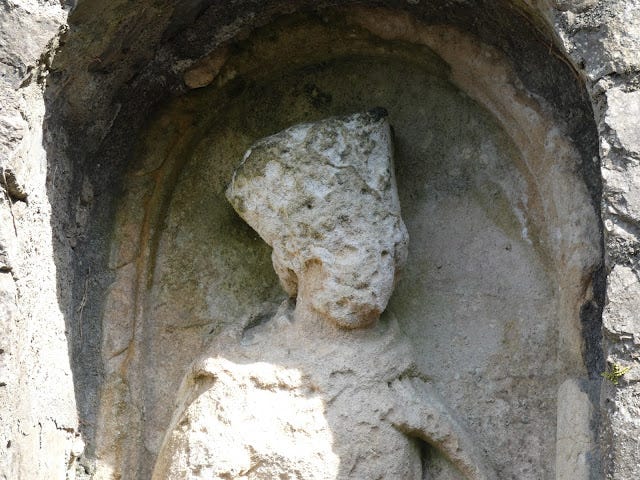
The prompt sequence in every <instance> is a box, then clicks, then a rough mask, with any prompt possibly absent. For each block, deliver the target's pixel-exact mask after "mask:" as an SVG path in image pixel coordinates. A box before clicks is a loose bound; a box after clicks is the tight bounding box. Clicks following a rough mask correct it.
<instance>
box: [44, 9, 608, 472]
mask: <svg viewBox="0 0 640 480" xmlns="http://www.w3.org/2000/svg"><path fill="white" fill-rule="evenodd" d="M99 3H100V2H97V1H85V2H81V4H80V5H79V7H78V8H77V10H76V12H74V14H72V16H71V18H70V23H71V26H72V27H71V29H70V30H69V32H68V33H67V34H65V35H64V36H63V37H62V39H63V41H62V42H61V48H60V51H59V52H58V54H57V55H56V57H55V58H54V61H53V63H52V65H51V69H50V74H49V77H48V79H47V84H46V91H45V100H46V105H45V107H46V116H45V124H44V131H45V137H44V138H45V147H46V150H47V158H48V166H47V168H48V182H47V189H48V191H47V193H48V197H49V201H50V202H51V205H52V210H53V216H52V231H53V243H54V254H55V262H56V268H57V275H58V295H59V303H60V306H61V310H62V311H63V312H64V313H65V318H66V323H67V332H68V339H69V346H70V355H71V364H72V368H73V374H74V383H75V388H76V392H75V393H76V400H77V405H78V409H79V412H80V418H81V428H82V433H83V435H84V439H85V442H86V444H87V450H86V452H85V455H86V457H87V458H89V459H90V458H91V457H92V456H93V453H94V452H93V448H94V446H95V438H94V437H95V432H96V430H95V427H96V419H97V410H98V406H99V401H100V399H99V393H100V388H101V386H102V382H103V380H104V377H103V359H102V342H103V325H102V318H103V308H104V300H105V296H106V292H107V291H108V289H109V287H110V286H111V285H112V283H113V281H114V278H115V270H114V266H113V265H110V263H109V262H110V255H111V248H112V239H113V228H114V218H115V212H116V210H117V209H118V206H119V203H120V200H121V198H122V196H123V195H124V194H125V193H126V192H125V191H124V184H123V176H124V174H125V172H126V171H127V170H128V169H130V168H131V167H132V163H133V162H135V161H136V155H137V153H136V152H137V150H136V148H137V145H138V143H139V140H140V139H139V138H138V134H139V132H142V131H144V127H145V125H146V124H147V123H148V121H149V120H150V119H152V118H154V115H155V112H156V110H157V108H158V106H159V105H160V104H161V103H163V102H165V101H166V100H167V99H168V98H170V97H173V96H179V95H182V94H183V93H184V85H183V84H182V79H181V78H180V77H179V76H178V75H177V74H176V73H175V72H176V70H175V68H173V67H174V66H175V65H176V63H177V62H179V61H181V60H185V59H189V58H197V57H198V56H200V55H202V54H203V53H206V52H207V50H208V49H210V48H211V46H212V45H213V44H215V43H216V42H219V41H221V39H222V37H221V36H220V35H219V33H220V32H222V31H223V30H224V28H225V27H228V26H229V25H231V24H232V23H233V22H235V21H236V19H237V18H240V17H242V18H247V19H248V18H251V20H246V22H247V24H246V27H247V29H248V27H249V26H250V25H249V23H248V22H251V24H252V25H259V24H261V23H263V22H265V21H266V20H267V19H268V18H271V17H273V16H274V15H275V14H276V13H277V12H278V11H285V10H288V9H293V8H295V7H296V6H298V7H300V8H302V7H305V6H308V5H309V2H288V1H272V2H263V3H262V4H261V5H259V6H258V5H255V4H254V3H253V2H245V3H242V2H238V3H237V4H234V5H233V6H232V7H228V8H227V9H226V10H225V12H224V15H222V14H221V11H220V7H217V6H211V7H209V8H208V9H200V8H196V7H194V8H189V9H187V10H188V11H189V12H193V11H197V12H198V15H195V16H193V15H192V16H193V17H194V18H191V17H189V21H181V20H180V13H179V12H178V11H177V10H175V9H174V7H175V3H174V2H169V1H167V2H165V3H164V4H162V5H161V7H159V10H158V12H159V17H153V16H152V15H150V14H149V13H148V12H145V11H141V9H136V8H134V7H127V8H124V7H123V8H124V9H123V10H118V11H115V10H113V11H110V12H106V16H101V15H98V13H101V14H102V13H105V12H102V11H101V8H100V7H99V5H98V4H99ZM193 3H194V4H195V3H198V2H193ZM359 3H360V4H362V2H359ZM371 3H372V4H376V5H377V4H379V3H380V2H371ZM385 4H386V5H387V6H389V7H392V8H398V9H402V10H407V11H409V12H411V14H413V15H415V16H416V17H417V18H419V19H421V20H423V21H425V22H426V23H427V24H431V23H433V24H442V23H446V24H452V25H455V26H456V27H457V28H460V29H462V30H463V31H467V32H472V33H474V34H476V35H478V37H479V38H481V39H482V40H483V41H485V42H487V43H489V44H492V45H494V46H496V47H498V48H500V49H501V50H502V51H503V52H504V53H505V54H506V55H507V57H508V58H509V59H510V60H511V62H512V66H513V68H514V69H515V70H516V71H517V72H519V74H520V77H521V78H522V79H523V80H524V81H525V82H528V84H527V85H526V87H527V89H528V90H529V91H531V92H533V93H535V94H536V95H540V96H541V97H543V98H545V99H546V101H547V102H549V104H551V105H552V106H553V107H554V109H555V111H556V114H557V116H558V117H559V118H560V119H561V120H562V121H563V122H565V123H566V125H567V129H568V132H569V135H570V137H571V138H572V140H573V142H574V144H575V145H576V146H577V148H578V150H579V151H580V155H581V157H582V158H583V161H582V163H581V167H580V168H581V173H582V176H583V179H584V182H585V184H586V185H587V186H588V188H589V191H590V194H591V198H592V201H593V205H594V207H595V208H598V206H599V199H600V195H601V185H600V176H599V172H598V165H597V163H596V162H592V161H591V159H592V158H597V140H596V139H597V135H596V131H595V126H594V124H593V115H592V112H591V109H590V106H589V102H588V99H587V97H586V94H585V92H584V87H583V85H581V84H579V83H577V82H576V81H575V77H574V72H572V71H571V70H570V69H569V68H568V67H567V65H566V64H564V63H563V62H562V61H560V60H559V58H560V55H557V56H556V55H553V56H552V55H549V44H550V42H548V41H546V40H545V39H543V38H542V36H541V33H540V31H539V29H538V28H536V27H534V26H533V24H532V23H530V22H529V21H528V20H527V19H526V18H525V17H524V16H523V15H522V13H521V11H520V10H518V9H517V8H515V7H513V6H512V5H511V4H510V3H509V2H483V1H478V2H474V4H473V5H470V4H469V2H467V3H466V4H465V5H464V6H462V5H460V4H456V6H454V7H451V6H450V5H449V2H444V1H442V2H421V4H418V5H409V4H407V3H406V2H401V1H397V2H396V1H389V2H385ZM250 14H253V16H252V15H250ZM92 15H95V17H96V18H95V19H93V20H91V19H90V18H91V16H92ZM189 15H191V13H189ZM313 15H315V13H314V14H313ZM158 18H159V19H160V20H158ZM112 23H113V24H121V26H120V28H115V29H114V28H110V27H109V26H110V25H111V24H112ZM240 23H242V22H240ZM133 24H136V25H138V27H137V29H135V30H132V31H131V32H128V30H127V25H129V26H130V25H133ZM166 25H171V27H170V35H164V36H163V35H162V33H163V32H162V31H163V30H164V29H165V26H166ZM234 28H235V30H234V32H239V31H241V30H242V27H241V26H240V27H239V26H238V24H237V23H236V26H235V27H234ZM108 32H111V33H108ZM125 33H126V35H125ZM194 38H195V40H194ZM98 40H99V45H100V46H99V48H98V47H96V46H95V45H94V44H92V42H95V41H98ZM162 42H164V43H162ZM239 45H240V47H239V48H240V49H241V48H243V47H242V42H239ZM160 50H163V55H155V53H156V52H158V51H160ZM534 66H535V67H534ZM558 84H562V85H566V86H567V88H566V89H562V91H561V92H560V91H559V90H560V89H558V88H557V85H558ZM238 85H239V86H238V88H239V91H242V86H241V85H240V84H238ZM307 90H308V91H304V89H303V91H302V93H301V95H302V96H303V97H304V96H305V95H306V96H307V97H308V98H309V99H310V100H309V102H310V108H311V109H312V111H313V112H314V115H316V116H322V115H328V114H333V113H335V112H333V111H331V108H327V105H328V104H329V103H330V100H328V99H330V98H331V97H330V96H327V95H328V94H327V93H326V92H320V93H321V94H320V95H318V94H316V95H314V92H313V88H311V87H310V88H309V89H307ZM362 106H363V107H370V106H371V105H362ZM360 107H361V106H360V105H357V102H354V104H353V106H352V107H351V108H354V109H355V108H360ZM314 109H315V110H314ZM337 113H347V112H337ZM194 118H195V120H193V122H194V124H196V123H197V122H198V119H197V115H196V116H195V117H194ZM399 168H402V166H400V167H399ZM405 174H406V172H405ZM406 178H408V176H407V177H406ZM602 278H604V273H603V272H602V270H597V272H596V274H595V279H596V281H595V285H596V286H600V287H598V288H597V289H596V295H595V296H594V300H593V303H592V304H590V305H589V306H586V307H585V308H583V315H582V319H583V322H584V328H583V334H584V337H585V344H586V346H587V348H585V349H584V352H585V355H586V358H585V364H586V365H587V366H588V368H589V374H590V375H591V376H592V377H594V378H595V377H597V376H598V373H599V371H601V370H602V354H601V349H600V336H599V335H600V334H599V331H600V330H599V326H600V323H599V322H600V321H601V310H602V303H603V300H604V298H603V289H602V288H601V285H602ZM140 295H141V296H140V297H138V298H143V297H144V292H142V293H141V294H140ZM138 387H140V388H142V387H141V386H138ZM592 400H593V403H594V404H597V403H598V402H597V399H595V398H592ZM90 463H91V462H90V461H87V468H88V469H89V470H90V469H91V465H90Z"/></svg>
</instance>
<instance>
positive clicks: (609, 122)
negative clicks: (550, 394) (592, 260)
mask: <svg viewBox="0 0 640 480" xmlns="http://www.w3.org/2000/svg"><path fill="white" fill-rule="evenodd" d="M563 3H565V5H564V7H563V9H562V10H564V11H562V12H553V15H552V16H551V17H550V18H552V19H553V23H554V27H555V29H556V31H557V32H558V35H559V36H560V37H561V39H562V43H563V46H564V48H565V50H566V51H567V53H568V55H569V58H571V59H572V60H573V62H574V63H575V64H576V65H578V67H579V68H580V69H581V70H582V71H583V73H584V75H585V76H586V77H587V78H588V83H587V85H588V88H589V90H590V94H591V98H592V102H593V104H594V113H595V116H596V120H597V122H598V129H599V134H600V156H601V161H602V178H603V186H604V191H603V209H602V217H603V221H604V226H605V253H606V255H605V256H606V263H607V267H606V271H607V274H608V278H607V286H606V298H607V306H606V308H605V311H604V313H603V345H602V347H603V350H604V354H605V357H606V361H607V363H608V364H609V365H612V364H616V363H617V364H620V365H622V366H626V367H631V370H630V371H629V373H627V374H626V375H625V377H624V378H623V379H622V380H621V382H620V385H618V386H614V385H612V384H611V383H609V382H604V383H603V388H602V393H601V405H602V408H603V412H605V418H604V419H603V428H602V434H603V438H602V442H603V445H604V454H605V458H604V462H605V472H604V474H605V475H606V478H615V479H621V480H627V479H632V478H634V477H637V476H638V475H639V474H640V448H638V446H639V445H640V440H638V439H640V415H639V412H640V403H639V401H638V399H639V398H640V396H639V394H640V383H638V379H640V374H639V372H640V362H639V361H638V360H639V353H638V352H639V350H640V324H638V321H637V319H638V308H637V295H636V294H634V292H636V291H637V290H638V285H639V275H640V265H639V264H638V259H637V255H638V246H639V245H640V210H639V208H640V187H639V180H640V176H639V172H640V122H638V116H639V115H640V83H639V81H638V80H639V78H640V77H639V75H640V48H639V47H640V2H638V1H637V0H626V1H623V0H615V1H598V2H586V5H582V3H585V2H563Z"/></svg>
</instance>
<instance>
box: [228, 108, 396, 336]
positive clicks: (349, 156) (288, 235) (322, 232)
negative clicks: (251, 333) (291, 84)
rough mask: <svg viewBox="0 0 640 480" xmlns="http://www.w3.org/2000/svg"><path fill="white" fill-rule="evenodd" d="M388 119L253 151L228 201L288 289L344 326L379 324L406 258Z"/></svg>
mask: <svg viewBox="0 0 640 480" xmlns="http://www.w3.org/2000/svg"><path fill="white" fill-rule="evenodd" d="M386 116H387V113H386V111H383V110H381V109H380V110H377V111H372V112H370V113H367V114H359V115H355V116H353V117H349V118H347V119H329V120H325V121H323V122H320V123H316V124H307V125H297V126H295V127H291V128H290V129H287V130H285V131H284V132H282V133H279V134H277V135H274V136H272V137H269V138H266V139H264V140H262V141H260V142H259V143H256V144H254V145H253V146H252V147H251V148H250V149H249V150H248V151H247V152H246V154H245V157H244V159H243V161H242V164H241V165H240V166H239V167H238V169H237V170H236V171H235V172H234V175H233V179H232V181H231V185H230V186H229V189H228V190H227V198H229V201H230V202H231V203H232V205H233V206H234V208H235V209H236V211H237V212H238V213H239V214H240V216H241V217H242V218H244V219H245V220H246V221H247V223H249V225H251V226H252V227H253V228H254V229H256V230H257V232H258V233H259V234H260V236H261V237H262V238H263V239H264V240H265V241H266V242H267V244H269V246H271V247H272V248H273V266H274V268H275V271H276V272H277V273H278V276H279V277H280V282H281V283H282V285H283V287H284V289H285V290H286V291H287V293H288V294H289V295H290V296H292V297H295V296H298V298H299V301H300V302H307V303H308V304H309V306H310V307H311V308H313V309H314V310H315V311H316V312H317V313H318V314H320V315H321V316H324V317H326V318H327V319H329V320H332V321H333V322H335V323H337V324H338V325H340V326H343V327H350V328H357V327H362V326H366V325H368V324H370V323H371V322H373V321H375V320H376V319H377V318H378V317H379V316H380V314H381V313H382V312H383V311H384V309H385V308H386V307H387V303H388V301H389V298H390V297H391V292H392V290H393V286H394V284H395V276H396V272H397V271H398V270H399V269H400V268H401V267H402V265H403V264H404V262H405V261H406V258H407V243H408V234H407V229H406V227H405V226H404V223H403V222H402V219H401V218H400V201H399V199H398V191H397V188H396V182H395V176H394V167H393V144H392V142H391V131H390V129H389V124H388V123H387V122H386V121H385V120H384V117H386Z"/></svg>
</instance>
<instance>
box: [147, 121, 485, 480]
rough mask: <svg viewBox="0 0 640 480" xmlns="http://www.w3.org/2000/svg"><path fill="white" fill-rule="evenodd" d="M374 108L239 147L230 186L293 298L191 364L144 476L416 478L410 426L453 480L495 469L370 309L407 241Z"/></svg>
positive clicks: (387, 288)
mask: <svg viewBox="0 0 640 480" xmlns="http://www.w3.org/2000/svg"><path fill="white" fill-rule="evenodd" d="M382 113H383V112H382V111H374V112H369V113H366V114H356V115H353V116H350V117H346V118H333V119H329V120H325V121H322V122H318V123H316V124H305V125H299V126H295V127H292V128H290V129H288V130H285V131H284V132H282V133H280V134H277V135H275V136H272V137H269V138H267V139H264V140H262V141H260V142H258V143H256V144H255V145H254V146H253V147H252V149H250V150H249V152H248V153H247V154H246V155H245V158H244V160H243V163H242V164H241V166H240V167H239V168H238V170H237V171H236V173H235V175H234V180H233V182H232V185H231V186H230V188H229V190H228V196H229V198H230V201H231V202H232V204H233V205H234V207H235V208H236V209H237V210H238V212H239V213H240V215H241V216H242V217H243V218H244V219H245V220H247V222H248V223H249V224H250V225H251V226H253V228H254V229H255V230H256V231H257V232H258V233H259V234H260V235H261V236H262V238H264V239H265V241H267V242H268V243H269V244H270V245H272V246H273V263H274V267H275V269H276V271H277V272H278V274H279V276H280V279H281V281H282V283H283V285H284V287H285V289H286V290H287V292H288V293H289V294H290V295H291V296H292V297H294V296H296V295H297V300H296V301H295V302H294V301H291V300H289V301H285V302H284V303H283V304H282V305H281V306H280V308H279V309H278V310H277V311H276V312H275V313H274V314H273V315H272V316H271V318H270V320H268V321H267V322H264V323H261V324H258V325H253V324H249V322H248V321H245V323H244V325H240V326H239V327H240V328H238V329H235V330H233V331H228V332H225V333H223V334H221V335H219V336H217V337H216V338H215V339H214V340H213V341H212V343H211V345H209V346H208V348H207V351H206V353H205V354H204V355H202V356H201V357H200V358H199V359H198V360H197V361H195V362H194V364H193V366H192V368H191V372H190V373H189V375H188V376H187V378H186V379H185V380H184V382H183V384H182V387H181V389H180V391H179V392H178V395H177V405H176V410H175V414H174V418H173V420H172V425H171V427H170V429H169V431H168V433H167V436H166V437H165V440H164V442H163V446H162V448H161V451H160V455H159V458H158V462H157V464H156V468H155V472H154V477H153V478H154V479H158V480H159V479H168V478H171V479H192V478H202V477H205V478H246V479H263V478H264V479H267V478H268V479H272V478H298V479H328V478H335V479H347V478H351V479H354V478H355V479H360V478H361V479H365V478H366V479H369V478H397V479H415V480H418V479H422V478H423V472H422V461H421V453H420V448H419V444H418V442H416V439H420V440H422V441H425V442H427V443H429V444H430V445H432V446H433V447H435V448H437V449H438V450H440V451H441V452H442V454H443V455H444V456H445V457H447V458H448V459H449V460H450V461H451V463H452V465H454V466H455V468H456V469H457V470H458V474H461V475H462V476H463V477H464V478H467V479H470V480H481V479H487V480H488V479H490V478H495V475H494V474H493V473H492V472H491V471H490V469H489V468H488V467H487V466H486V465H485V464H484V461H483V459H482V457H481V455H480V454H479V451H478V449H477V448H476V446H475V445H474V443H473V442H472V440H471V439H470V438H469V437H468V435H467V434H466V433H465V431H464V429H463V428H461V427H460V425H459V424H458V423H457V422H456V420H455V419H454V418H453V417H452V416H451V414H450V413H449V411H448V410H447V408H446V407H445V406H444V404H443V402H441V401H439V400H438V397H437V395H436V394H435V393H434V392H433V391H432V389H431V386H430V383H429V380H428V378H427V377H426V376H424V375H422V374H421V373H420V372H419V371H418V368H417V367H416V365H415V363H414V361H413V358H414V354H413V351H412V348H411V346H410V344H409V342H407V341H406V339H405V338H404V336H403V334H402V332H401V331H400V328H399V326H398V322H397V321H396V320H395V319H394V318H389V319H385V320H384V321H377V320H378V319H379V316H380V313H381V312H382V311H383V310H384V308H385V307H386V304H387V301H388V300H389V297H390V295H391V292H392V289H393V285H394V282H395V278H396V272H397V270H398V268H399V267H400V266H401V265H402V263H403V262H404V261H405V259H406V255H407V243H408V235H407V232H406V228H405V226H404V224H403V222H402V219H401V217H400V205H399V201H398V196H397V189H396V185H395V179H394V176H393V162H392V145H391V134H390V128H389V125H388V122H387V120H386V118H385V116H384V115H383V114H382ZM343 217H344V218H343ZM327 319H329V320H331V322H327V321H326V320H327ZM334 324H337V325H338V326H341V327H347V328H336V326H335V325H334ZM356 327H362V328H358V329H355V328H356ZM364 327H368V328H364ZM354 329H355V330H354ZM296 445H303V446H304V445H307V447H306V448H302V449H300V448H297V447H296Z"/></svg>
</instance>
